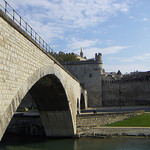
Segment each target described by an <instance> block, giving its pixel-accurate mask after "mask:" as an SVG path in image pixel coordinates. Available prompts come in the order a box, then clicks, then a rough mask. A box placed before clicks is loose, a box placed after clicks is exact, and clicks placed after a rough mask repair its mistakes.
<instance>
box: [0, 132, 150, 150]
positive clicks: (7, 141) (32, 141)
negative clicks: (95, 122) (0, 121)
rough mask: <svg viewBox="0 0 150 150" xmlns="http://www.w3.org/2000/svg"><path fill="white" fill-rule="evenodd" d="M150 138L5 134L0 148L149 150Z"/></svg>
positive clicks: (22, 149) (10, 149) (32, 149)
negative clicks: (55, 136) (61, 137)
mask: <svg viewBox="0 0 150 150" xmlns="http://www.w3.org/2000/svg"><path fill="white" fill-rule="evenodd" d="M149 149H150V138H133V137H116V138H111V139H100V138H78V139H77V138H76V139H74V138H73V139H72V138H70V139H52V138H45V137H23V136H12V135H11V136H10V135H9V136H8V135H7V136H5V137H4V138H3V139H2V141H1V142H0V150H149Z"/></svg>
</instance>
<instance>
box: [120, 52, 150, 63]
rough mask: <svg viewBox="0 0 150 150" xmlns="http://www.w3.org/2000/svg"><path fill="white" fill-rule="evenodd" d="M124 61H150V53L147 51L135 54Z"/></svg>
mask: <svg viewBox="0 0 150 150" xmlns="http://www.w3.org/2000/svg"><path fill="white" fill-rule="evenodd" d="M122 61H124V62H134V61H150V53H146V54H143V55H140V56H133V57H130V58H126V59H123V60H122Z"/></svg>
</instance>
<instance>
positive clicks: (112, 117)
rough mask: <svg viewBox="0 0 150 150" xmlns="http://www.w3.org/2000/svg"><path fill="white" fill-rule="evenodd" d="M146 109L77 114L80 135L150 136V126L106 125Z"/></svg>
mask: <svg viewBox="0 0 150 150" xmlns="http://www.w3.org/2000/svg"><path fill="white" fill-rule="evenodd" d="M143 113H144V111H136V112H120V113H102V114H81V115H78V116H77V133H78V136H92V137H104V136H105V137H107V136H108V137H109V136H150V128H149V127H105V126H104V125H106V124H111V123H114V122H117V121H121V120H124V119H127V118H130V117H133V116H137V115H140V114H143Z"/></svg>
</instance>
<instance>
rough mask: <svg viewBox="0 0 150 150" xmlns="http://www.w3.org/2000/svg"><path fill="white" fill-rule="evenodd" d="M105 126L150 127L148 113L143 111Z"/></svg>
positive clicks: (149, 115)
mask: <svg viewBox="0 0 150 150" xmlns="http://www.w3.org/2000/svg"><path fill="white" fill-rule="evenodd" d="M106 126H112V127H117V126H119V127H150V114H148V113H145V114H142V115H139V116H135V117H131V118H128V119H125V120H123V121H119V122H115V123H112V124H109V125H106Z"/></svg>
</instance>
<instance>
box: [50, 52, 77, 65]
mask: <svg viewBox="0 0 150 150" xmlns="http://www.w3.org/2000/svg"><path fill="white" fill-rule="evenodd" d="M51 55H52V56H53V57H54V58H55V59H56V60H57V61H59V62H60V63H63V62H69V61H79V59H78V58H77V55H75V54H74V53H64V52H62V51H60V52H59V53H52V54H51Z"/></svg>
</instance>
